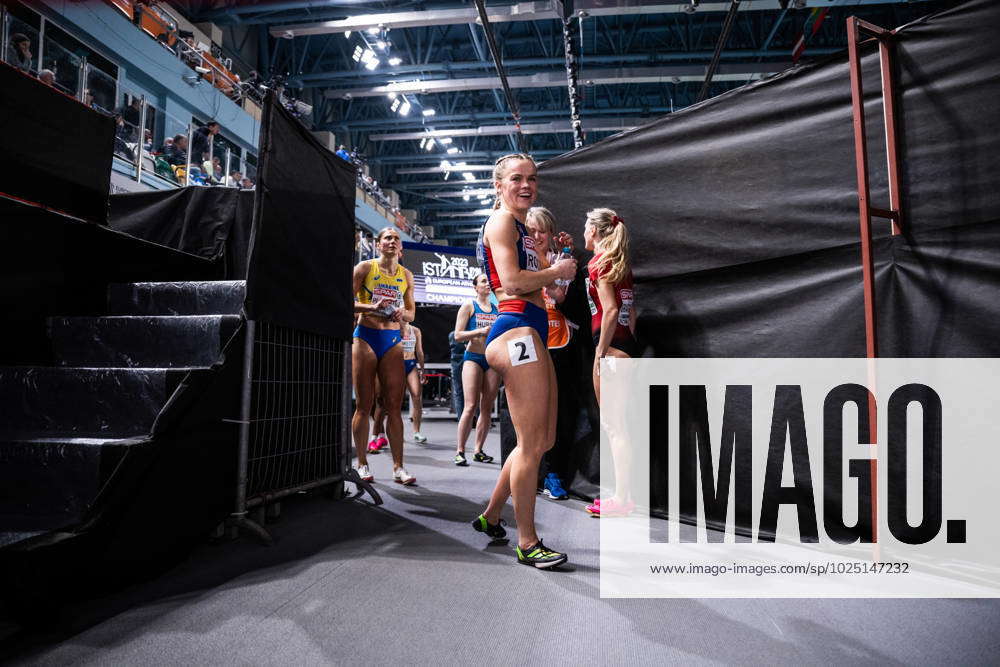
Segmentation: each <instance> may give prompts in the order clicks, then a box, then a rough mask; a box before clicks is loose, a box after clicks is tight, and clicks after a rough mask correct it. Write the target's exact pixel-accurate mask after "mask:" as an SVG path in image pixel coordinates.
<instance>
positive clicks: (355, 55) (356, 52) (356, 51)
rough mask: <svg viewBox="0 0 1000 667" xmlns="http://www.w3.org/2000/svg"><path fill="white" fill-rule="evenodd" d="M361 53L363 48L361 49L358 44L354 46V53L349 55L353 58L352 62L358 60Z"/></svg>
mask: <svg viewBox="0 0 1000 667" xmlns="http://www.w3.org/2000/svg"><path fill="white" fill-rule="evenodd" d="M363 53H364V49H362V48H361V47H360V46H355V47H354V53H353V54H352V55H351V57H352V58H354V62H360V61H361V56H362V54H363Z"/></svg>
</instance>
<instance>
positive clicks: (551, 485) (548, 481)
mask: <svg viewBox="0 0 1000 667" xmlns="http://www.w3.org/2000/svg"><path fill="white" fill-rule="evenodd" d="M542 493H544V494H545V495H547V496H548V497H549V498H551V499H552V500H568V499H569V494H568V493H566V489H564V488H563V485H562V482H561V481H559V475H557V474H555V473H554V472H550V473H549V474H548V475H546V476H545V483H544V485H543V488H542Z"/></svg>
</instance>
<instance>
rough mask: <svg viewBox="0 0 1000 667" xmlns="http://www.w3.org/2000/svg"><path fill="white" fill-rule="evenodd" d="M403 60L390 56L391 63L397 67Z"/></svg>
mask: <svg viewBox="0 0 1000 667" xmlns="http://www.w3.org/2000/svg"><path fill="white" fill-rule="evenodd" d="M402 62H403V59H402V58H389V64H390V65H392V66H393V67H395V66H396V65H399V64H401V63H402Z"/></svg>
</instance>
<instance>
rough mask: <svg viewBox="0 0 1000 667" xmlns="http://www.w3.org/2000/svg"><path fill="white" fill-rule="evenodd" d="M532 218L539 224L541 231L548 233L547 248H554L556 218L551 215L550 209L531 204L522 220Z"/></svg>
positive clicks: (526, 220)
mask: <svg viewBox="0 0 1000 667" xmlns="http://www.w3.org/2000/svg"><path fill="white" fill-rule="evenodd" d="M532 218H534V219H535V221H536V222H537V223H538V224H539V226H541V228H542V231H543V232H545V233H546V234H548V235H549V247H548V249H549V250H552V251H554V250H555V249H556V246H555V242H556V240H555V235H556V218H555V216H554V215H552V211H550V210H549V209H547V208H545V207H544V206H532V207H531V208H529V209H528V214H527V215H526V216H524V222H525V223H527V222H528V220H530V219H532Z"/></svg>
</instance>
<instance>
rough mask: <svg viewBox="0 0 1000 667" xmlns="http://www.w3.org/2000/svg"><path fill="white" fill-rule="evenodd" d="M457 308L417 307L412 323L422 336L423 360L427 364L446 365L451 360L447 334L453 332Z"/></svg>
mask: <svg viewBox="0 0 1000 667" xmlns="http://www.w3.org/2000/svg"><path fill="white" fill-rule="evenodd" d="M457 316H458V306H427V305H423V304H421V305H418V306H417V316H416V318H414V320H413V323H414V324H415V325H417V326H418V327H420V333H421V334H422V335H423V345H424V358H425V359H426V360H427V362H429V363H430V362H433V363H441V364H446V363H448V362H449V360H450V359H451V350H450V348H449V346H448V333H449V332H451V331H454V330H455V318H456V317H457Z"/></svg>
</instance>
